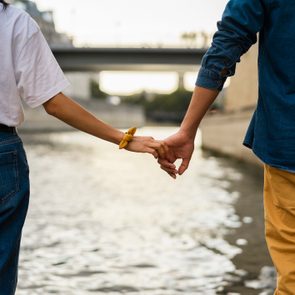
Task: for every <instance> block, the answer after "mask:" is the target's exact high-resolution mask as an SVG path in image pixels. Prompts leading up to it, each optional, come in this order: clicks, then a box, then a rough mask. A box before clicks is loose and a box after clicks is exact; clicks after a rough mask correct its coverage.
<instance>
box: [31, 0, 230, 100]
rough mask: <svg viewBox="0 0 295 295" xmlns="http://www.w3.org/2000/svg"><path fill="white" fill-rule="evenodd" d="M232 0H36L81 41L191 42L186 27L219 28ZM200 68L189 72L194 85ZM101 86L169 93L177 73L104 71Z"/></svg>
mask: <svg viewBox="0 0 295 295" xmlns="http://www.w3.org/2000/svg"><path fill="white" fill-rule="evenodd" d="M227 1H228V0H208V1H204V0H149V1H143V0H62V1H61V0H35V2H36V3H37V5H38V7H39V8H40V9H41V10H53V11H54V20H55V24H56V28H57V30H58V31H60V32H65V33H67V34H69V35H71V36H73V37H74V41H75V42H74V44H75V45H76V46H94V47H95V46H105V47H108V46H109V47H117V46H125V47H126V46H135V47H158V46H162V47H178V46H188V44H187V43H185V42H184V41H183V40H182V39H181V35H182V34H183V33H185V32H201V31H204V32H207V33H209V34H210V33H213V32H214V31H215V30H216V22H217V21H218V20H219V19H220V18H221V15H222V11H223V9H224V7H225V5H226V3H227ZM196 75H197V73H187V75H186V76H185V85H186V88H187V89H188V90H193V88H194V83H195V80H196ZM99 80H100V86H101V88H102V90H104V91H106V92H108V93H110V94H113V95H120V94H132V93H136V92H139V91H143V90H146V91H157V92H158V93H169V92H172V91H174V90H175V89H176V87H177V83H178V77H177V75H176V74H175V73H159V72H157V73H143V72H141V73H132V72H125V73H124V72H120V73H118V72H102V73H101V75H100V79H99Z"/></svg>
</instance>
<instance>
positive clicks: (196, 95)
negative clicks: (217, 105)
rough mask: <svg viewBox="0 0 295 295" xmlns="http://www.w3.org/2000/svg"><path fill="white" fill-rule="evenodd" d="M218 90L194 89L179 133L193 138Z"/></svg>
mask: <svg viewBox="0 0 295 295" xmlns="http://www.w3.org/2000/svg"><path fill="white" fill-rule="evenodd" d="M218 93H219V91H218V90H211V89H206V88H202V87H198V86H196V87H195V90H194V92H193V95H192V99H191V102H190V105H189V108H188V110H187V112H186V115H185V117H184V119H183V121H182V123H181V127H180V131H181V132H184V133H185V134H186V135H187V136H188V137H190V138H194V137H195V135H196V132H197V129H198V127H199V125H200V122H201V120H202V119H203V117H204V116H205V114H206V112H207V111H208V109H209V107H210V106H211V104H212V103H213V102H214V100H215V99H216V97H217V95H218Z"/></svg>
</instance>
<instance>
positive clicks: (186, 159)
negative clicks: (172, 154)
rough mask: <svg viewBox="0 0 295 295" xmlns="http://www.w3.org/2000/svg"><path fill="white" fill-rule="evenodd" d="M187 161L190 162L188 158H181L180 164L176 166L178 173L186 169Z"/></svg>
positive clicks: (180, 173)
mask: <svg viewBox="0 0 295 295" xmlns="http://www.w3.org/2000/svg"><path fill="white" fill-rule="evenodd" d="M189 162H190V159H189V158H184V159H182V162H181V165H180V166H179V168H178V174H179V175H182V174H183V173H184V172H185V171H186V169H187V168H188V165H189Z"/></svg>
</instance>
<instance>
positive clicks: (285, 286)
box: [159, 0, 295, 294]
mask: <svg viewBox="0 0 295 295" xmlns="http://www.w3.org/2000/svg"><path fill="white" fill-rule="evenodd" d="M217 25H218V31H217V32H216V33H215V35H214V37H213V42H212V46H211V47H210V48H209V50H208V51H207V53H206V54H205V56H204V58H203V60H202V65H201V69H200V71H199V74H198V78H197V81H196V87H195V90H194V93H193V96H192V100H191V103H190V106H189V108H188V111H187V114H186V116H185V118H184V120H183V122H182V124H181V127H180V129H179V131H178V132H177V133H176V134H174V135H172V136H171V137H169V138H167V139H166V143H167V144H168V146H169V147H170V148H171V150H172V153H171V154H170V156H169V158H168V159H159V163H160V164H161V167H162V168H163V169H164V170H165V171H167V172H168V173H169V174H170V175H171V176H174V177H175V176H176V174H175V172H174V169H175V166H174V164H173V163H174V161H175V160H176V159H178V158H180V159H182V163H181V165H180V167H179V169H178V174H180V175H181V174H183V173H184V171H185V170H186V169H187V168H188V165H189V161H190V159H191V155H192V153H193V150H194V138H195V135H196V132H197V129H198V126H199V124H200V122H201V120H202V118H203V116H204V115H205V113H206V111H207V110H208V108H209V107H210V105H211V104H212V102H213V101H214V100H215V98H216V97H217V95H218V93H219V92H220V91H221V90H222V89H223V85H224V83H225V81H226V79H227V77H229V76H232V75H234V74H235V68H236V63H237V62H239V61H240V57H241V56H242V55H243V54H244V53H245V52H247V51H248V49H249V48H250V47H251V45H253V44H254V43H256V41H257V33H259V59H258V68H259V93H258V103H257V108H256V110H255V112H254V114H253V117H252V120H251V122H250V125H249V128H248V131H247V133H246V136H245V140H244V145H245V146H247V147H249V148H251V149H252V150H253V152H254V153H255V155H257V156H258V157H259V159H261V160H262V161H263V163H264V169H265V184H264V204H265V228H266V241H267V245H268V248H269V251H270V254H271V257H272V260H273V262H274V265H275V267H276V269H277V273H278V286H277V290H276V293H275V294H295V174H294V173H295V29H294V28H295V1H290V0H230V1H229V2H228V4H227V5H226V8H225V10H224V12H223V15H222V19H221V21H219V22H218V24H217Z"/></svg>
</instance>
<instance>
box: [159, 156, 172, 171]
mask: <svg viewBox="0 0 295 295" xmlns="http://www.w3.org/2000/svg"><path fill="white" fill-rule="evenodd" d="M158 163H159V164H160V165H161V166H163V167H166V168H167V169H176V166H175V165H174V164H173V163H170V162H169V161H168V160H166V159H163V158H159V159H158Z"/></svg>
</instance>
